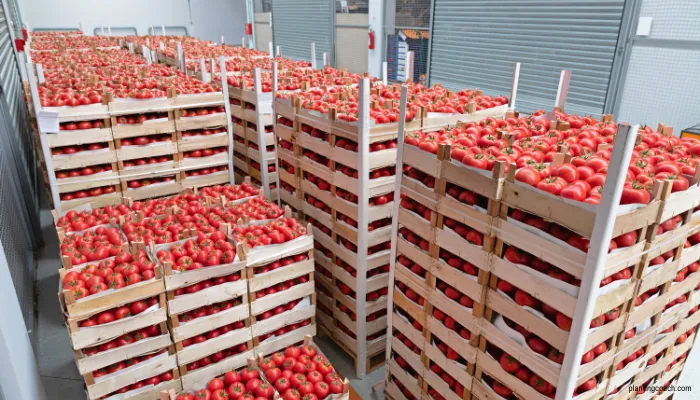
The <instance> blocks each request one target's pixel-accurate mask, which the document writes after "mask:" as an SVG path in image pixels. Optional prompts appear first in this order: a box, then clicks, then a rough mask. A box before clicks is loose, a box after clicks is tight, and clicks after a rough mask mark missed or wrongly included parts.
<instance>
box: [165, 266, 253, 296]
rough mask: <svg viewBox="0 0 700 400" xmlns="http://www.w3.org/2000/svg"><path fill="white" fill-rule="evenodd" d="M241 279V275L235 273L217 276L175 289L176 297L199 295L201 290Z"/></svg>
mask: <svg viewBox="0 0 700 400" xmlns="http://www.w3.org/2000/svg"><path fill="white" fill-rule="evenodd" d="M240 279H241V273H240V272H235V273H233V274H229V275H224V276H217V277H216V278H211V279H206V280H203V281H201V282H197V283H193V284H191V285H189V286H185V287H182V288H178V289H175V297H178V296H182V295H184V294H192V293H197V292H199V291H200V290H204V289H209V288H210V287H212V286H218V285H223V284H224V283H227V282H237V281H239V280H240Z"/></svg>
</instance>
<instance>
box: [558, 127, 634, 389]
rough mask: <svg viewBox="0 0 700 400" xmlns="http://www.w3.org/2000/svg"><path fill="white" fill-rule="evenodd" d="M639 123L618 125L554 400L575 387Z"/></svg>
mask: <svg viewBox="0 0 700 400" xmlns="http://www.w3.org/2000/svg"><path fill="white" fill-rule="evenodd" d="M638 129H639V125H634V126H629V125H618V126H617V134H616V135H615V146H614V147H613V152H612V156H611V159H610V170H609V171H608V176H607V178H606V179H605V185H604V186H603V196H602V197H601V199H600V205H599V206H598V207H597V208H596V210H597V213H596V217H595V223H594V225H593V233H592V235H591V241H590V247H589V250H588V254H587V255H586V263H585V266H584V269H583V278H582V279H581V289H580V290H579V293H580V294H581V295H580V296H579V297H578V299H577V300H576V310H575V311H574V318H573V319H572V324H571V331H570V333H569V342H568V343H567V345H566V352H565V353H564V362H563V364H562V367H561V375H560V379H559V385H558V387H557V395H556V400H565V399H571V398H572V393H573V392H574V389H576V378H577V376H578V372H579V369H580V366H581V357H582V356H583V353H584V351H583V350H584V347H585V346H586V340H585V339H586V335H587V334H588V330H589V325H590V321H591V319H592V318H593V317H594V315H593V311H594V309H595V304H596V300H597V298H598V287H599V282H600V280H601V279H603V274H604V273H605V272H604V270H603V269H604V267H605V261H606V258H607V255H608V246H609V243H610V239H611V238H612V230H613V227H614V226H615V216H616V215H617V209H618V207H619V204H620V197H621V195H622V188H623V186H624V184H625V178H626V177H627V167H628V166H629V163H630V159H631V158H632V151H633V150H634V145H635V139H636V137H637V130H638Z"/></svg>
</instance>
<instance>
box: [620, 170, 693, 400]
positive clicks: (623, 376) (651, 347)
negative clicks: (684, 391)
mask: <svg viewBox="0 0 700 400" xmlns="http://www.w3.org/2000/svg"><path fill="white" fill-rule="evenodd" d="M699 176H700V174H698V171H697V169H696V173H695V175H694V176H686V178H687V179H688V180H689V182H690V185H691V188H690V189H689V190H686V191H683V192H679V193H672V192H671V190H672V183H671V182H670V181H667V182H664V183H663V185H662V186H661V188H660V191H661V194H660V195H659V197H660V199H661V202H660V203H661V204H660V210H659V213H658V217H657V219H656V221H655V223H654V224H653V225H652V226H651V227H650V228H649V229H648V233H647V244H646V250H647V253H646V254H645V255H644V257H643V258H642V262H641V267H640V271H639V275H638V276H639V277H640V279H639V282H638V283H637V289H636V290H635V298H634V302H633V304H632V305H631V307H630V311H629V315H628V317H627V320H626V323H625V326H624V333H622V334H621V336H622V337H621V338H619V339H618V340H619V341H620V345H619V347H618V351H617V355H616V356H615V360H614V364H613V367H612V368H613V371H612V372H611V376H612V377H611V379H610V384H609V385H608V388H607V392H608V393H612V394H614V395H615V397H613V398H614V399H623V398H624V399H627V398H631V397H632V396H630V394H629V393H630V391H631V392H632V393H638V394H639V396H640V398H651V397H652V396H654V395H657V393H653V392H651V391H646V392H643V393H642V391H639V392H636V389H638V388H640V387H641V388H646V387H648V386H657V387H667V386H668V385H669V384H677V383H678V382H677V378H678V375H679V374H680V372H681V371H682V368H683V365H684V362H685V358H686V356H687V353H688V351H689V350H690V349H691V348H692V346H693V343H694V341H695V337H696V331H697V329H696V328H697V325H698V323H699V322H700V315H698V314H699V313H696V311H697V310H698V309H700V291H699V290H698V288H699V287H700V274H698V273H697V272H698V269H699V268H700V267H699V266H698V261H700V234H698V233H699V232H700V218H698V215H694V214H695V213H696V211H697V210H698V205H700V199H698V190H700V189H698V187H694V185H695V184H696V183H697V182H698V177H699ZM631 386H633V387H634V388H633V390H630V387H631ZM670 394H671V393H670V392H659V393H658V397H656V398H663V399H665V398H668V397H669V396H670Z"/></svg>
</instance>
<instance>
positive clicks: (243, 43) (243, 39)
mask: <svg viewBox="0 0 700 400" xmlns="http://www.w3.org/2000/svg"><path fill="white" fill-rule="evenodd" d="M245 44H246V43H245V36H243V37H242V38H241V46H243V48H244V49H245Z"/></svg>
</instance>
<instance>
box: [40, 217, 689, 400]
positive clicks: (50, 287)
mask: <svg viewBox="0 0 700 400" xmlns="http://www.w3.org/2000/svg"><path fill="white" fill-rule="evenodd" d="M41 223H42V229H43V234H44V240H45V242H46V245H45V247H44V248H42V249H41V250H40V251H39V254H38V271H37V282H36V289H37V293H38V294H39V295H38V298H37V307H38V314H39V315H38V320H39V323H38V337H39V340H38V347H39V349H38V351H37V357H38V361H39V371H40V374H41V376H42V379H43V381H44V388H45V389H46V392H47V394H48V398H49V399H50V400H54V399H55V400H72V399H84V398H85V392H84V390H83V380H82V377H81V376H80V374H79V373H78V369H77V368H76V366H75V363H74V362H73V352H72V350H71V347H70V342H69V340H68V333H67V332H66V328H65V325H64V324H63V320H62V318H61V310H60V308H59V305H58V301H57V299H56V293H57V289H58V274H57V270H58V265H59V260H58V256H57V255H58V238H57V237H56V233H55V231H54V229H53V226H52V221H51V213H50V211H48V210H43V211H42V213H41ZM318 344H319V346H320V347H321V348H322V349H323V351H324V353H326V355H327V356H328V358H329V359H330V360H331V362H332V363H333V365H334V366H335V367H336V369H338V371H339V372H340V373H341V374H342V375H343V376H346V377H348V379H350V383H351V385H352V387H353V388H354V389H355V391H356V392H357V393H358V395H359V396H360V397H362V398H363V399H376V400H383V399H384V394H383V392H380V393H373V386H375V385H377V384H378V383H380V382H381V381H382V380H383V379H384V368H380V369H378V370H376V371H374V372H372V373H371V374H369V375H368V376H367V377H366V378H365V379H363V380H359V379H356V377H355V372H354V366H353V361H352V359H351V358H350V357H349V356H348V355H346V354H345V353H344V352H342V351H341V350H340V349H339V348H338V347H337V346H336V345H335V344H334V343H333V342H332V340H330V339H328V338H321V339H319V340H318ZM697 377H700V350H695V351H694V352H692V353H691V355H690V358H689V359H688V363H687V365H686V367H685V371H684V372H683V376H682V377H681V381H680V385H689V386H691V391H690V392H683V393H681V392H679V393H676V395H675V396H674V400H700V383H698V382H694V379H695V378H697Z"/></svg>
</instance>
